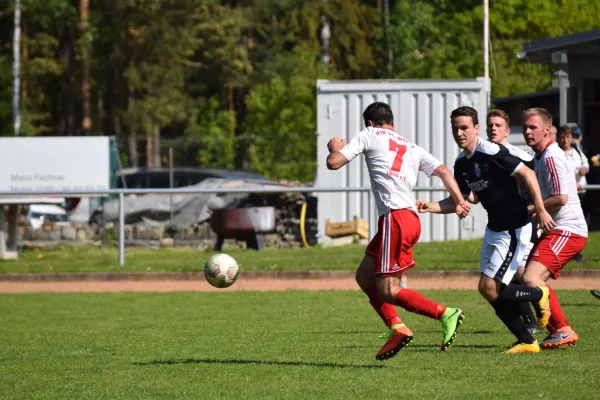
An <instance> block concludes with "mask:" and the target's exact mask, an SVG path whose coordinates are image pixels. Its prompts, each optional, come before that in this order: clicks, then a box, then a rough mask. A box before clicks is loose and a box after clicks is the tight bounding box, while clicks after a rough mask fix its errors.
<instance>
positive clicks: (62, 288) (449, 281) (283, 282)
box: [0, 276, 600, 293]
mask: <svg viewBox="0 0 600 400" xmlns="http://www.w3.org/2000/svg"><path fill="white" fill-rule="evenodd" d="M477 281H478V278H477V276H460V277H457V278H451V277H427V278H409V281H408V287H409V288H410V289H414V290H423V289H463V290H476V288H477ZM551 285H552V287H553V288H555V289H559V290H564V289H588V290H589V289H600V279H598V278H596V277H594V278H589V277H587V278H584V277H561V278H560V279H558V280H557V281H554V282H551ZM281 290H358V286H357V285H356V282H355V281H354V279H353V278H352V277H350V276H347V277H343V278H328V279H317V278H314V279H290V278H277V279H270V278H265V279H243V278H240V279H239V280H238V281H237V282H236V283H235V284H234V285H233V286H231V287H229V288H227V289H216V288H214V287H212V286H210V285H209V284H208V283H207V282H206V281H204V280H199V279H194V280H117V281H115V280H113V281H107V280H86V281H68V282H65V281H38V282H30V281H1V282H0V293H30V292H56V293H58V292H60V293H67V292H173V291H184V292H210V291H213V292H217V291H221V292H223V291H281Z"/></svg>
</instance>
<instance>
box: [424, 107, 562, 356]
mask: <svg viewBox="0 0 600 400" xmlns="http://www.w3.org/2000/svg"><path fill="white" fill-rule="evenodd" d="M450 120H451V123H452V134H453V136H454V140H455V141H456V144H457V145H458V147H460V148H461V149H462V150H463V151H462V152H461V153H460V154H459V156H458V157H457V159H456V162H455V164H454V177H455V179H456V181H457V182H458V185H459V187H460V189H461V192H462V193H463V196H465V199H468V201H469V202H471V203H473V204H476V203H479V202H481V204H482V205H483V207H484V208H485V210H486V211H487V214H488V225H487V227H486V230H485V235H484V238H483V243H482V245H481V254H480V258H479V263H480V271H481V276H480V280H479V292H480V293H481V295H482V296H483V297H484V298H485V299H486V300H488V301H489V302H490V304H491V305H492V307H493V308H494V310H495V311H496V315H498V317H499V318H500V320H501V321H502V322H503V323H504V324H505V325H506V326H507V328H508V329H509V330H510V331H511V332H512V333H513V334H514V335H515V336H516V337H517V343H515V345H513V347H511V349H509V350H508V351H507V353H511V354H514V353H537V352H539V351H540V347H539V344H538V342H537V341H536V340H535V339H534V338H533V336H531V334H530V333H529V331H528V330H527V326H526V325H525V322H524V321H523V319H522V318H521V316H520V312H519V307H518V303H519V302H529V301H536V302H538V303H539V306H540V311H541V312H542V313H543V314H544V318H540V320H543V321H547V320H548V318H547V316H548V315H549V312H550V311H549V310H550V305H549V302H548V294H549V293H548V289H547V288H546V287H543V286H542V287H529V286H525V285H516V284H513V283H511V280H512V278H513V276H514V274H515V272H516V271H517V267H518V266H519V264H520V261H521V258H522V256H523V253H524V251H525V249H526V247H527V244H528V243H529V241H530V238H531V229H532V228H531V223H530V220H529V214H528V211H527V205H528V203H527V197H526V195H525V193H524V191H523V189H522V187H523V186H525V188H526V189H527V192H528V193H529V196H530V198H531V199H532V201H533V204H534V205H535V207H536V211H537V214H538V217H539V221H540V227H541V228H542V230H543V231H544V232H548V231H550V230H551V229H552V228H553V227H554V221H553V220H552V217H551V216H550V214H549V213H548V212H547V211H546V209H545V208H544V203H543V200H542V196H541V193H540V187H539V185H538V182H537V179H536V176H535V173H534V172H533V170H531V169H530V168H529V167H527V166H526V165H525V162H526V161H527V160H522V159H521V158H519V157H518V155H517V153H515V152H511V151H510V150H509V149H508V148H506V147H505V146H503V145H501V144H495V143H492V142H488V141H487V140H483V139H481V138H480V137H479V136H478V134H479V121H478V115H477V111H476V110H475V109H474V108H472V107H459V108H457V109H456V110H454V111H452V114H451V116H450ZM524 161H525V162H524ZM519 181H520V182H522V183H523V185H521V184H519ZM417 206H418V208H419V211H420V212H432V213H444V214H445V213H450V212H454V209H455V206H454V202H453V200H452V199H451V198H447V199H444V200H441V201H439V202H424V201H420V200H419V201H418V202H417ZM540 328H544V327H540Z"/></svg>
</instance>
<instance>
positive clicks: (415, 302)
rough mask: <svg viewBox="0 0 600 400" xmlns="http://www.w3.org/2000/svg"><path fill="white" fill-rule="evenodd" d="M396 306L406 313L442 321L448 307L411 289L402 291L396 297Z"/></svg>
mask: <svg viewBox="0 0 600 400" xmlns="http://www.w3.org/2000/svg"><path fill="white" fill-rule="evenodd" d="M396 305H397V306H400V307H402V308H404V309H405V310H406V311H410V312H414V313H417V314H421V315H424V316H426V317H429V318H433V319H440V317H441V316H442V315H443V314H444V312H445V311H446V306H443V305H441V304H438V303H436V302H435V301H433V300H430V299H428V298H427V297H425V296H423V295H422V294H420V293H417V292H415V291H414V290H410V289H400V290H399V291H398V294H397V295H396Z"/></svg>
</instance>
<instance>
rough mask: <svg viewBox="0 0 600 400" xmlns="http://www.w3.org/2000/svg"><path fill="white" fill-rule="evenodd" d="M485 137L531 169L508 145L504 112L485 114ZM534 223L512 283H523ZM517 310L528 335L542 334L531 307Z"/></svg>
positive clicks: (527, 158) (520, 153)
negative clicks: (505, 149)
mask: <svg viewBox="0 0 600 400" xmlns="http://www.w3.org/2000/svg"><path fill="white" fill-rule="evenodd" d="M486 121H487V129H486V133H487V137H488V140H489V141H490V142H494V143H496V144H501V145H503V146H504V147H506V148H507V149H508V151H509V152H511V153H512V154H514V155H516V156H517V157H519V158H520V159H521V160H523V162H524V163H525V165H527V166H528V167H529V168H531V169H534V168H533V156H532V155H531V154H529V153H527V152H526V151H525V150H521V149H519V148H518V147H515V146H513V145H512V144H510V143H508V136H509V135H510V117H509V116H508V114H507V113H506V112H504V111H503V110H500V109H497V108H496V109H493V110H490V111H489V112H488V114H487V119H486ZM536 225H537V224H535V223H533V222H532V234H531V236H532V238H531V239H532V240H531V241H530V242H529V243H528V245H527V248H526V249H525V252H524V254H523V258H522V259H521V262H520V263H519V268H518V269H517V273H516V274H515V276H514V278H513V280H512V281H513V282H514V283H517V284H519V283H524V282H523V273H524V272H525V264H526V263H527V259H528V258H529V253H530V252H531V249H532V248H533V240H534V238H536V237H537V228H536ZM519 309H520V310H521V317H522V318H523V321H525V325H527V330H528V331H529V333H531V334H532V335H533V334H536V333H542V330H541V329H539V328H538V326H537V321H536V319H535V316H534V315H533V311H532V310H531V307H530V306H529V304H528V303H526V302H520V303H519Z"/></svg>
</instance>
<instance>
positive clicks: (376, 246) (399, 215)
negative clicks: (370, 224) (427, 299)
mask: <svg viewBox="0 0 600 400" xmlns="http://www.w3.org/2000/svg"><path fill="white" fill-rule="evenodd" d="M419 236H421V220H420V219H419V217H418V216H417V215H416V214H415V213H414V212H412V211H410V210H409V209H406V208H403V209H401V210H392V211H390V212H389V213H388V214H386V215H382V216H381V217H379V222H378V229H377V234H376V235H375V237H374V238H373V240H371V243H369V246H367V250H366V251H365V254H369V255H372V256H373V257H375V261H376V263H375V275H378V276H384V275H394V274H398V273H400V272H405V271H408V270H409V269H411V268H412V267H414V266H415V265H417V263H416V262H415V261H414V260H413V252H412V248H413V246H414V245H415V244H416V243H417V241H418V240H419Z"/></svg>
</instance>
